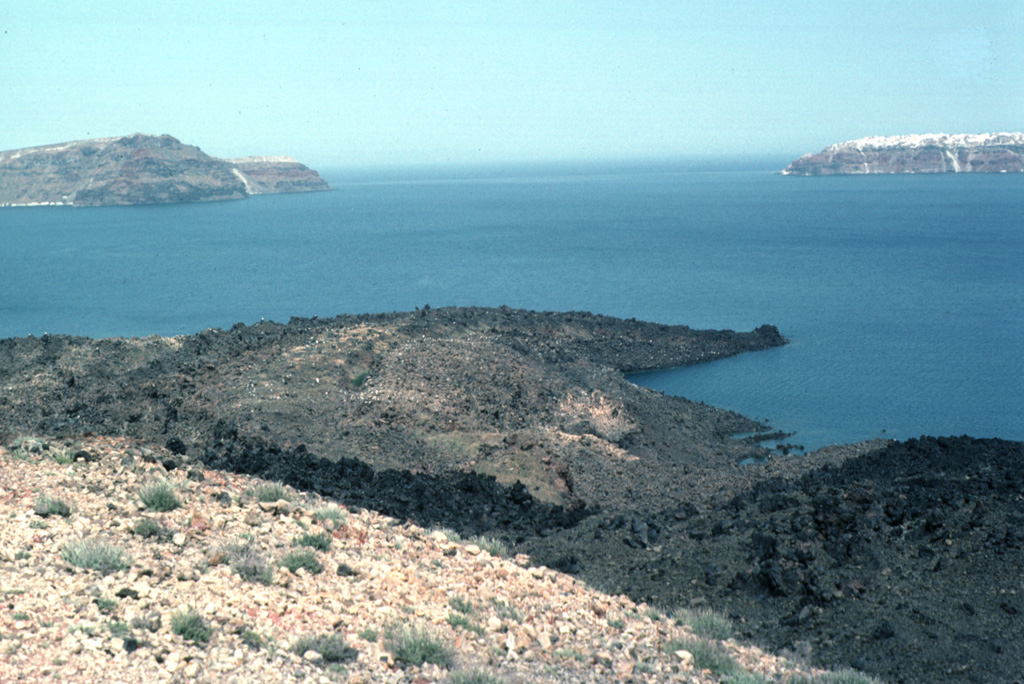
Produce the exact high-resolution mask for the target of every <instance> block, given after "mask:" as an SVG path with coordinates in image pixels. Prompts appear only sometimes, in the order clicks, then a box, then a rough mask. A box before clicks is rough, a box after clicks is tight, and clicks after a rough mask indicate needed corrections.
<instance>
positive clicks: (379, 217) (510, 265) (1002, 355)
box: [0, 164, 1024, 448]
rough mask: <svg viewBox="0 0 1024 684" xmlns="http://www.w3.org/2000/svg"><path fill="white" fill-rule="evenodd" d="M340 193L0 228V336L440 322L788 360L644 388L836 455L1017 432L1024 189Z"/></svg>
mask: <svg viewBox="0 0 1024 684" xmlns="http://www.w3.org/2000/svg"><path fill="white" fill-rule="evenodd" d="M324 175H325V177H327V179H328V180H329V181H330V182H331V183H332V185H334V186H335V187H336V188H337V189H336V191H334V192H329V193H314V194H302V195H275V196H263V197H255V198H251V199H249V200H246V201H242V202H222V203H214V204H186V205H170V206H154V207H102V208H92V209H72V208H64V207H52V208H51V207H42V208H37V207H33V208H6V209H2V210H0V337H14V336H24V335H30V334H32V335H41V334H43V333H44V332H49V333H68V334H75V335H87V336H91V337H103V336H119V335H125V336H128V335H137V336H145V335H150V334H162V335H170V334H181V333H191V332H196V331H199V330H202V329H205V328H209V327H221V328H224V327H229V326H231V325H232V324H233V323H235V322H236V321H242V322H245V323H253V322H256V321H258V320H260V319H261V318H266V319H268V320H269V319H272V320H279V321H287V320H288V318H290V317H291V316H314V315H319V316H332V315H335V314H339V313H363V312H377V311H392V310H399V311H401V310H411V309H413V308H414V307H417V306H422V305H424V304H427V303H429V304H430V305H431V306H432V307H437V306H445V305H460V306H468V305H479V306H498V305H502V304H507V305H509V306H513V307H522V308H529V309H536V310H586V311H593V312H597V313H603V314H609V315H614V316H621V317H625V318H638V319H644V320H652V321H659V322H664V323H681V324H686V325H690V326H692V327H701V328H705V327H707V328H732V329H735V330H749V329H751V328H753V327H756V326H758V325H760V324H762V323H773V324H775V325H777V326H778V327H779V329H780V331H781V332H782V333H783V335H785V336H786V337H787V338H788V339H789V340H790V341H791V344H789V345H788V346H785V347H782V348H779V349H773V350H770V351H765V352H758V353H755V354H745V355H741V356H738V357H734V358H731V359H727V360H723V361H719V362H715V363H712V364H706V365H702V366H695V367H690V368H684V369H674V370H668V371H660V372H654V373H648V374H643V375H641V376H637V377H636V378H635V381H636V382H638V383H641V384H645V385H648V386H651V387H654V388H656V389H662V390H665V391H666V392H669V393H675V394H680V395H683V396H686V397H689V398H691V399H694V400H700V401H705V402H707V403H710V404H714V405H716V406H723V407H727V408H732V409H735V410H737V411H740V412H741V413H744V414H746V415H749V416H751V417H754V418H763V419H767V420H768V421H770V423H771V424H772V425H773V426H774V427H775V428H777V429H780V430H784V431H787V432H790V431H792V432H795V433H796V434H795V435H794V436H793V437H792V438H791V439H790V440H789V441H791V442H795V443H800V444H804V445H805V446H807V447H809V448H810V447H817V446H821V445H824V444H831V443H842V442H851V441H857V440H861V439H868V438H873V437H880V436H887V437H896V438H908V437H915V436H918V435H921V434H964V433H966V434H971V435H974V436H980V437H983V436H998V437H1004V438H1008V439H1024V342H1022V340H1024V176H1022V175H1019V174H1018V175H997V176H991V175H936V176H923V175H907V176H871V177H832V178H791V177H784V176H779V175H777V174H775V173H774V169H773V168H772V167H767V166H765V167H762V168H755V169H748V170H742V171H725V170H718V171H702V170H695V169H694V168H693V167H692V166H685V165H678V166H676V165H672V164H662V165H659V166H649V167H647V166H643V165H640V164H634V165H621V166H614V165H605V166H587V167H570V166H561V167H559V166H548V167H528V166H518V167H493V168H485V167H478V168H474V169H420V170H414V171H405V172H401V173H399V172H395V173H386V172H379V171H358V170H353V171H345V170H335V171H327V172H325V173H324Z"/></svg>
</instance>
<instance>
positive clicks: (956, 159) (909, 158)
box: [782, 133, 1024, 176]
mask: <svg viewBox="0 0 1024 684" xmlns="http://www.w3.org/2000/svg"><path fill="white" fill-rule="evenodd" d="M1021 171H1024V133H982V134H978V135H971V134H959V135H946V134H943V133H938V134H933V135H931V134H930V135H898V136H890V137H881V136H872V137H868V138H859V139H857V140H849V141H847V142H843V143H839V144H836V145H829V146H828V147H826V148H825V149H823V150H822V151H821V152H818V153H817V154H805V155H804V156H802V157H800V158H799V159H797V160H796V161H794V162H793V163H791V164H790V165H789V166H787V167H786V168H785V169H783V171H782V175H784V176H831V175H852V174H866V173H1010V172H1021Z"/></svg>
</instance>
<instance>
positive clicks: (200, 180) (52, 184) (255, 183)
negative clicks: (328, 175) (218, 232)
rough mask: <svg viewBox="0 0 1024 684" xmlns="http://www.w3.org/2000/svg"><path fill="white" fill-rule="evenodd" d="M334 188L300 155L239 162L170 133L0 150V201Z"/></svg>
mask: <svg viewBox="0 0 1024 684" xmlns="http://www.w3.org/2000/svg"><path fill="white" fill-rule="evenodd" d="M250 174H251V175H250ZM329 189H330V186H328V185H327V183H325V182H324V181H323V180H322V179H321V178H320V177H319V175H317V173H316V171H313V170H311V169H309V168H307V167H305V166H303V165H302V164H299V163H298V162H296V161H295V160H294V159H291V158H276V157H263V158H256V160H253V159H245V160H239V163H236V162H233V161H227V160H224V159H218V158H216V157H211V156H210V155H208V154H206V153H205V152H203V151H202V150H200V149H199V148H198V147H196V146H194V145H186V144H184V143H182V142H181V141H179V140H178V139H177V138H174V137H172V136H170V135H160V136H153V135H143V134H141V133H137V134H135V135H130V136H122V137H115V138H97V139H93V140H79V141H74V142H66V143H59V144H56V145H43V146H40V147H30V148H25V149H20V150H11V151H8V152H0V206H3V205H18V206H25V205H27V206H34V205H73V206H102V205H124V204H168V203H173V202H206V201H215V200H228V199H243V198H245V197H247V196H248V195H252V194H261V193H271V192H305V191H311V190H329Z"/></svg>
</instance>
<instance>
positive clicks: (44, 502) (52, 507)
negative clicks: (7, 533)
mask: <svg viewBox="0 0 1024 684" xmlns="http://www.w3.org/2000/svg"><path fill="white" fill-rule="evenodd" d="M32 510H33V512H34V513H35V514H36V515H39V516H42V517H44V518H48V517H50V516H51V515H59V516H61V517H63V518H66V517H68V516H69V515H71V506H69V505H68V503H67V502H66V501H64V500H63V499H57V498H54V497H51V496H43V497H40V498H39V499H38V500H36V505H35V506H33V507H32Z"/></svg>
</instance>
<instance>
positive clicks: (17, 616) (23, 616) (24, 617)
mask: <svg viewBox="0 0 1024 684" xmlns="http://www.w3.org/2000/svg"><path fill="white" fill-rule="evenodd" d="M11 619H12V620H19V621H22V620H28V619H29V614H28V613H25V612H18V613H12V614H11Z"/></svg>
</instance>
